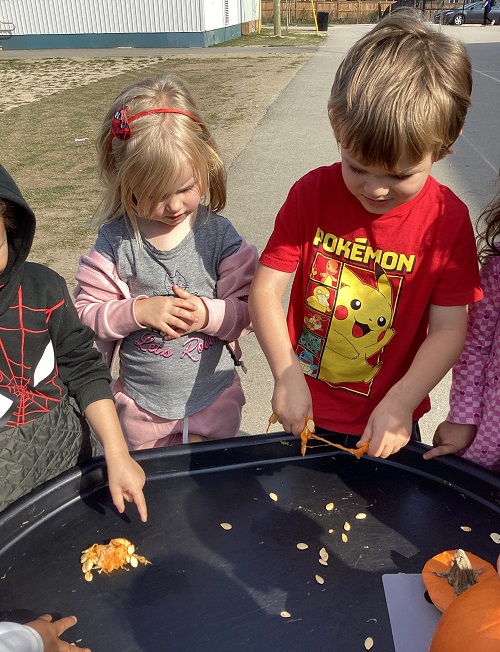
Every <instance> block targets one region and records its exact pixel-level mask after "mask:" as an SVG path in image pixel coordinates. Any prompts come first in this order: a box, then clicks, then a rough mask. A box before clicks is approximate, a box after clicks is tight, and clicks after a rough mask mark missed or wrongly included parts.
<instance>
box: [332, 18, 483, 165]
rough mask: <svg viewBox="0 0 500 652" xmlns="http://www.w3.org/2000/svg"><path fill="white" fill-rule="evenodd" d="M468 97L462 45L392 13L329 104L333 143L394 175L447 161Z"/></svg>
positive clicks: (363, 46)
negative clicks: (402, 162) (403, 165)
mask: <svg viewBox="0 0 500 652" xmlns="http://www.w3.org/2000/svg"><path fill="white" fill-rule="evenodd" d="M471 91H472V67H471V62H470V59H469V56H468V54H467V51H466V49H465V47H464V46H463V45H462V44H461V43H459V42H458V41H455V40H454V39H452V38H450V37H448V36H446V35H445V34H443V33H442V32H439V31H438V30H437V29H436V28H435V27H434V26H433V25H431V24H430V23H427V22H426V21H425V20H424V18H423V17H422V14H421V13H420V12H416V11H412V10H407V9H406V10H405V9H402V10H397V11H395V12H393V13H392V14H391V15H389V16H388V17H386V18H384V19H382V20H381V21H380V23H379V24H378V25H377V26H376V27H374V28H373V29H372V30H371V31H370V32H369V33H368V34H366V35H365V36H364V37H363V38H361V39H360V40H359V41H358V42H357V43H355V45H354V46H353V47H352V48H351V49H350V50H349V52H348V53H347V55H346V57H345V59H344V61H343V62H342V64H341V65H340V67H339V69H338V71H337V74H336V76H335V81H334V83H333V87H332V91H331V95H330V99H329V101H328V115H329V118H330V123H331V125H332V127H333V132H334V134H335V138H336V139H337V142H338V143H339V145H340V146H342V147H343V148H345V149H347V150H349V151H350V152H351V153H352V154H353V155H354V156H355V157H356V158H359V160H360V161H361V162H363V163H364V164H365V165H377V166H382V167H385V168H386V169H387V170H394V169H395V168H396V166H397V162H398V161H399V159H400V158H401V156H402V155H405V156H407V157H408V159H409V162H410V163H411V164H412V165H415V164H417V163H419V162H420V161H422V160H423V159H424V158H425V157H426V156H427V155H428V154H432V156H433V160H434V161H438V160H439V159H441V158H443V157H444V156H446V155H447V154H448V153H449V152H450V150H451V147H452V145H453V143H454V142H455V140H456V139H457V138H458V136H459V135H460V132H461V130H462V127H463V124H464V121H465V116H466V114H467V109H468V107H469V106H470V94H471Z"/></svg>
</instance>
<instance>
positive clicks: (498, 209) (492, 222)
mask: <svg viewBox="0 0 500 652" xmlns="http://www.w3.org/2000/svg"><path fill="white" fill-rule="evenodd" d="M476 228H477V232H478V236H477V244H478V256H479V262H481V263H484V262H486V261H487V260H489V259H490V258H493V257H494V256H500V192H499V193H498V194H497V196H496V198H495V199H494V200H493V201H492V202H491V204H490V205H489V206H488V207H487V208H485V209H484V211H483V212H482V213H481V215H480V216H479V218H478V220H477V225H476Z"/></svg>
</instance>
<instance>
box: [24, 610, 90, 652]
mask: <svg viewBox="0 0 500 652" xmlns="http://www.w3.org/2000/svg"><path fill="white" fill-rule="evenodd" d="M26 624H27V625H28V627H31V628H32V629H34V630H35V631H37V632H38V633H39V634H40V636H41V638H42V641H43V650H44V652H73V651H74V650H82V651H83V652H90V648H88V647H77V646H76V645H75V644H74V643H68V642H66V641H61V639H60V638H59V637H60V636H61V634H64V632H65V631H66V630H67V629H69V628H70V627H73V625H75V624H76V616H66V617H65V618H60V619H59V620H55V621H54V622H52V616H50V615H49V614H44V615H43V616H40V618H37V619H36V620H32V621H31V622H30V623H26Z"/></svg>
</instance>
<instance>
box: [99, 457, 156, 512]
mask: <svg viewBox="0 0 500 652" xmlns="http://www.w3.org/2000/svg"><path fill="white" fill-rule="evenodd" d="M106 464H107V467H108V482H109V492H110V494H111V499H112V500H113V504H114V506H115V507H116V509H117V510H118V511H119V512H120V514H123V512H124V511H125V502H124V501H125V500H126V501H127V502H128V503H132V502H134V503H135V504H136V506H137V511H138V512H139V516H140V517H141V521H142V522H143V523H145V522H146V521H147V518H148V510H147V507H146V499H145V498H144V493H143V491H142V488H143V487H144V484H145V483H146V474H145V473H144V470H143V468H142V466H140V464H138V463H137V462H136V461H135V460H134V459H133V458H132V457H130V455H129V454H128V453H125V454H124V455H122V456H120V457H118V456H114V457H113V459H112V460H110V461H108V460H106Z"/></svg>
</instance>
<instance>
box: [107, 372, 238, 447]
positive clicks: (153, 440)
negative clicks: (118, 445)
mask: <svg viewBox="0 0 500 652" xmlns="http://www.w3.org/2000/svg"><path fill="white" fill-rule="evenodd" d="M113 393H114V395H115V400H116V410H117V412H118V417H119V419H120V423H121V426H122V429H123V433H124V435H125V439H126V440H127V444H128V447H129V450H132V451H134V450H141V449H143V448H159V447H163V446H175V445H176V444H182V434H183V430H185V431H186V432H187V431H188V430H189V433H193V434H197V435H201V436H202V437H206V438H207V439H225V438H227V437H235V436H236V435H237V434H238V430H239V427H240V423H241V411H242V408H243V406H244V405H245V396H244V394H243V389H242V387H241V382H240V378H239V376H238V373H237V372H236V371H235V372H234V381H233V384H232V385H230V386H229V387H228V388H227V389H226V390H224V391H223V392H222V394H221V395H220V396H219V397H218V398H216V399H215V401H214V402H213V403H211V404H210V405H208V406H207V407H206V408H204V409H203V410H200V411H199V412H197V413H196V414H193V415H192V416H190V417H186V418H185V419H175V420H173V421H169V420H168V419H163V418H162V417H158V416H156V415H155V414H152V413H151V412H148V411H147V410H144V409H143V408H141V407H140V406H139V405H137V403H136V402H135V401H134V399H133V398H132V397H131V396H130V395H129V394H127V392H126V391H125V390H124V389H123V385H122V383H121V380H120V379H118V380H117V381H116V383H115V385H114V387H113ZM186 421H187V423H185V422H186ZM187 425H188V428H186V426H187Z"/></svg>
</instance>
